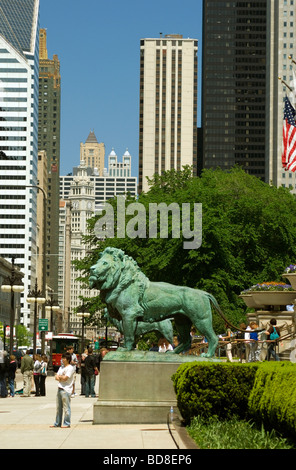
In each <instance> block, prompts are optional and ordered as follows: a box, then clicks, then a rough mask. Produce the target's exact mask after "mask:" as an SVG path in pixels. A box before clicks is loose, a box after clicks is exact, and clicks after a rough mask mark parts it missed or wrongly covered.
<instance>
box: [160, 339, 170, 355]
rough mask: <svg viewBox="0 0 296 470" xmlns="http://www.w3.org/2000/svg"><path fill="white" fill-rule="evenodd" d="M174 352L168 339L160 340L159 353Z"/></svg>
mask: <svg viewBox="0 0 296 470" xmlns="http://www.w3.org/2000/svg"><path fill="white" fill-rule="evenodd" d="M167 351H173V346H172V345H171V344H170V343H169V342H168V340H167V339H166V338H160V340H159V341H158V352H164V353H165V352H167Z"/></svg>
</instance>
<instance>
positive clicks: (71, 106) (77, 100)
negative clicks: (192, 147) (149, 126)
mask: <svg viewBox="0 0 296 470" xmlns="http://www.w3.org/2000/svg"><path fill="white" fill-rule="evenodd" d="M40 27H41V28H46V29H47V49H48V56H49V58H50V59H52V56H53V54H57V55H58V58H59V60H60V63H61V77H62V101H61V168H60V173H61V175H65V174H67V173H69V172H72V169H73V167H74V166H77V165H79V155H80V142H85V140H86V139H87V136H88V134H89V132H90V130H94V132H95V134H96V137H97V139H98V141H99V142H104V144H105V148H106V158H105V166H107V158H108V155H109V153H110V152H111V150H112V148H114V150H115V152H116V154H117V156H118V158H119V160H121V157H122V155H123V154H124V152H125V150H126V148H128V150H129V152H130V154H131V155H132V157H133V160H132V161H133V166H132V174H133V176H138V141H139V132H138V119H139V52H140V39H141V38H148V37H159V33H160V32H162V33H163V35H165V34H183V37H190V38H194V39H197V40H198V44H199V52H198V62H199V74H198V75H199V81H198V90H199V97H200V91H201V80H200V77H201V51H202V0H182V1H180V0H179V1H176V0H158V1H156V0H149V1H148V2H145V3H144V2H142V1H139V0H126V1H122V0H105V1H104V2H102V1H101V0H86V1H84V2H83V1H81V0H40ZM200 105H201V103H200V98H199V100H198V109H199V116H200Z"/></svg>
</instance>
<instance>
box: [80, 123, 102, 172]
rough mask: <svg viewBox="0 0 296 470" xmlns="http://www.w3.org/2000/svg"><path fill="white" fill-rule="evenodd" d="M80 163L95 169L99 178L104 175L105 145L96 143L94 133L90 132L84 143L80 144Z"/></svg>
mask: <svg viewBox="0 0 296 470" xmlns="http://www.w3.org/2000/svg"><path fill="white" fill-rule="evenodd" d="M80 163H81V164H85V165H87V166H89V167H91V168H93V169H95V168H96V170H97V172H98V174H99V175H100V176H102V175H103V173H104V163H105V144H104V143H103V142H98V141H97V138H96V136H95V133H94V131H90V133H89V135H88V137H87V139H86V141H85V143H83V142H81V143H80Z"/></svg>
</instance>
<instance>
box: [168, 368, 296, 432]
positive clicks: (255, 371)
mask: <svg viewBox="0 0 296 470" xmlns="http://www.w3.org/2000/svg"><path fill="white" fill-rule="evenodd" d="M172 380H173V383H174V389H175V393H176V397H177V404H178V408H179V410H180V413H181V415H182V417H183V419H184V421H185V424H187V425H188V424H190V422H191V419H192V418H193V417H194V416H202V417H205V418H209V417H210V416H216V417H217V418H219V419H230V418H231V417H233V416H237V417H239V418H241V419H250V418H252V419H253V420H254V421H256V422H257V423H258V424H261V423H263V424H264V426H265V427H266V428H269V429H275V430H277V431H279V432H281V433H282V434H284V435H286V436H292V437H296V364H293V363H290V362H264V363H248V364H240V363H210V362H191V363H185V364H182V365H181V366H180V367H179V368H178V370H177V372H176V373H175V374H174V375H173V376H172Z"/></svg>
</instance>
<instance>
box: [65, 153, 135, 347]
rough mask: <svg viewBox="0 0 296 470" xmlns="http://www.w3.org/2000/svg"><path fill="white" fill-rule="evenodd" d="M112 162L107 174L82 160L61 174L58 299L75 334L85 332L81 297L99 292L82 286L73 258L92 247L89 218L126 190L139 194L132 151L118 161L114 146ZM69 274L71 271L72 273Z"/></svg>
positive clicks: (90, 329) (90, 331) (92, 333)
mask: <svg viewBox="0 0 296 470" xmlns="http://www.w3.org/2000/svg"><path fill="white" fill-rule="evenodd" d="M108 162H109V165H110V166H109V168H108V169H107V168H105V169H104V172H103V173H104V175H103V176H98V175H96V174H94V169H93V168H91V167H89V166H88V165H87V164H86V163H84V162H82V163H81V164H80V165H79V166H78V167H75V168H74V169H73V175H67V176H61V177H60V223H59V244H60V246H59V253H60V256H59V276H58V283H59V288H58V292H59V294H58V300H59V305H60V307H61V308H62V310H63V312H64V317H65V318H66V319H67V318H68V326H69V330H70V331H72V332H73V333H75V334H81V332H82V320H81V317H79V316H77V315H76V314H75V311H76V310H77V308H79V306H80V305H82V300H81V298H80V297H81V296H83V297H91V296H94V295H98V292H96V291H95V290H92V291H90V290H89V289H84V288H82V287H81V282H80V281H78V280H77V278H78V277H79V276H82V275H83V273H80V272H78V271H77V270H76V269H75V267H74V265H73V264H72V261H73V260H80V259H83V258H85V257H86V255H87V251H88V250H90V249H91V247H88V246H86V245H85V242H84V240H83V236H84V235H86V234H87V233H88V232H87V230H88V228H87V220H88V219H90V218H91V217H93V216H94V215H95V211H96V209H97V210H98V209H102V206H103V203H104V202H106V201H107V200H108V199H110V198H114V197H115V196H118V195H122V194H126V193H130V194H131V195H133V196H136V195H137V178H136V177H132V176H130V174H131V155H130V154H129V152H128V151H127V150H126V151H125V153H124V155H123V157H122V161H118V159H117V155H116V153H115V151H114V149H112V151H111V152H110V154H109V158H108ZM109 175H112V176H109ZM66 273H70V276H69V275H66ZM64 323H65V322H64ZM85 333H86V335H87V334H88V335H89V339H91V338H92V337H95V336H96V330H95V329H94V327H86V329H85Z"/></svg>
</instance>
